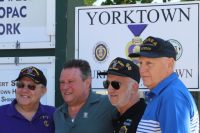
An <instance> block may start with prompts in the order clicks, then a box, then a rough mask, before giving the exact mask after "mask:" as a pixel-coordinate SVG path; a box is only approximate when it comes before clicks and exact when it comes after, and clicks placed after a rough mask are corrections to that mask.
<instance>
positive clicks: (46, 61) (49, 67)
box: [0, 56, 55, 106]
mask: <svg viewBox="0 0 200 133" xmlns="http://www.w3.org/2000/svg"><path fill="white" fill-rule="evenodd" d="M28 66H35V67H37V68H39V69H40V70H42V72H43V73H44V75H45V77H46V78H47V93H46V94H45V95H44V96H43V97H42V99H41V103H43V104H48V105H52V106H54V105H55V87H54V86H55V57H51V56H49V57H20V58H14V57H8V58H0V73H1V76H0V105H4V104H8V103H10V102H11V101H12V100H13V99H14V98H15V91H16V86H15V79H16V78H17V77H18V75H19V72H20V70H21V69H22V68H25V67H28Z"/></svg>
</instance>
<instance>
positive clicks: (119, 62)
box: [98, 57, 140, 83]
mask: <svg viewBox="0 0 200 133" xmlns="http://www.w3.org/2000/svg"><path fill="white" fill-rule="evenodd" d="M107 74H112V75H117V76H123V77H130V78H132V79H134V80H135V81H137V82H138V83H139V82H140V74H139V67H138V66H137V65H136V64H134V63H133V62H132V61H130V60H127V59H124V58H120V57H117V58H115V59H114V60H113V61H112V62H111V63H110V65H109V68H108V71H107V72H100V73H98V75H107Z"/></svg>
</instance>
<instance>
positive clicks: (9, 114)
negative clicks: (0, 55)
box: [0, 66, 55, 133]
mask: <svg viewBox="0 0 200 133" xmlns="http://www.w3.org/2000/svg"><path fill="white" fill-rule="evenodd" d="M46 86H47V80H46V77H45V76H44V74H43V72H42V71H41V70H40V69H38V68H36V67H34V66H30V67H26V68H23V69H22V70H21V71H20V73H19V76H18V77H17V79H16V87H17V88H16V98H15V99H14V100H13V101H12V103H11V104H7V105H3V106H1V107H0V133H54V130H55V128H54V122H53V113H54V111H55V108H54V107H52V106H48V105H42V104H41V103H40V99H41V97H42V96H43V95H44V94H45V93H46V91H47V88H46Z"/></svg>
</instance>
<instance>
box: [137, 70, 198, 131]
mask: <svg viewBox="0 0 200 133" xmlns="http://www.w3.org/2000/svg"><path fill="white" fill-rule="evenodd" d="M148 98H149V99H148V100H149V103H148V105H147V108H146V110H145V112H144V114H143V116H142V119H141V120H140V122H139V125H138V128H137V133H199V114H198V110H197V107H196V104H195V102H194V99H193V97H192V95H191V94H190V92H189V91H188V89H187V88H186V87H185V85H184V84H183V83H182V82H181V81H180V80H179V79H178V76H177V75H176V74H175V73H172V74H171V75H170V76H169V77H167V78H166V79H164V80H163V81H161V82H160V83H159V84H158V85H157V86H156V87H155V88H153V89H152V90H151V91H150V92H149V94H148Z"/></svg>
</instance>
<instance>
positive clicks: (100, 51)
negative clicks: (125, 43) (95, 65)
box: [93, 42, 109, 62]
mask: <svg viewBox="0 0 200 133" xmlns="http://www.w3.org/2000/svg"><path fill="white" fill-rule="evenodd" d="M108 55H109V50H108V46H107V45H106V43H104V42H98V43H97V44H96V45H95V47H94V49H93V56H94V58H95V60H96V61H98V62H104V61H105V60H106V58H107V56H108Z"/></svg>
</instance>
